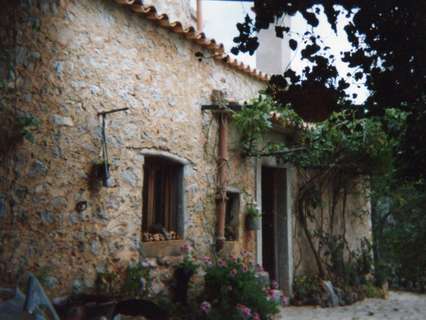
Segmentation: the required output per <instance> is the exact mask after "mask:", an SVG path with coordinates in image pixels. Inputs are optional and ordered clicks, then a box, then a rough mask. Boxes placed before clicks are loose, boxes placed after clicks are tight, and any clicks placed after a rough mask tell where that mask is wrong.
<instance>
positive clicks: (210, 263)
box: [203, 256, 212, 266]
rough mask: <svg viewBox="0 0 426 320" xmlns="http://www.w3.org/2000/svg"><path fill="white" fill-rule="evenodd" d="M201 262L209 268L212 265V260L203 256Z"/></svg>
mask: <svg viewBox="0 0 426 320" xmlns="http://www.w3.org/2000/svg"><path fill="white" fill-rule="evenodd" d="M203 262H204V264H205V265H207V266H211V265H212V259H211V258H210V257H209V256H204V257H203Z"/></svg>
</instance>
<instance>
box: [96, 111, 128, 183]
mask: <svg viewBox="0 0 426 320" xmlns="http://www.w3.org/2000/svg"><path fill="white" fill-rule="evenodd" d="M126 110H129V108H120V109H113V110H109V111H102V112H99V113H98V116H101V117H102V160H103V170H104V174H103V181H102V182H103V185H104V187H111V186H112V181H111V179H110V178H111V176H110V172H109V159H108V146H107V140H106V116H107V115H108V114H111V113H115V112H121V111H126Z"/></svg>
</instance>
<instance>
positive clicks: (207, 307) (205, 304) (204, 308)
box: [200, 301, 212, 314]
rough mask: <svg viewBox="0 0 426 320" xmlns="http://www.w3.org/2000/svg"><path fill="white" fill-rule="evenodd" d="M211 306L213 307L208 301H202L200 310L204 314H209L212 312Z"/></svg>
mask: <svg viewBox="0 0 426 320" xmlns="http://www.w3.org/2000/svg"><path fill="white" fill-rule="evenodd" d="M211 308H212V306H211V304H210V303H209V302H208V301H203V303H201V305H200V310H201V312H203V313H204V314H208V313H209V312H210V310H211Z"/></svg>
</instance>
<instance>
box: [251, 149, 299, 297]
mask: <svg viewBox="0 0 426 320" xmlns="http://www.w3.org/2000/svg"><path fill="white" fill-rule="evenodd" d="M262 167H271V168H280V169H286V190H285V195H284V196H285V197H286V223H285V224H284V226H283V228H284V230H282V231H284V232H285V234H286V238H285V239H284V241H285V245H284V252H281V255H280V254H278V255H277V257H276V259H279V257H280V256H284V257H285V260H286V261H284V262H282V263H280V262H278V265H282V266H283V269H284V270H278V272H279V273H281V272H283V278H284V283H283V284H282V285H281V289H282V290H283V291H284V292H285V294H287V295H288V296H289V297H291V296H292V291H293V290H292V284H293V214H292V213H293V212H292V211H293V199H292V189H293V188H292V186H293V184H294V176H295V175H294V171H295V168H294V167H293V166H292V165H289V164H286V163H284V164H283V163H279V162H278V161H277V159H276V158H275V157H263V158H260V159H257V160H256V202H257V205H258V208H259V210H260V211H262ZM260 219H262V218H260ZM260 225H262V221H260ZM275 245H276V246H277V244H275ZM276 248H278V246H277V247H276ZM262 251H263V250H262V228H260V229H259V230H258V231H257V232H256V263H258V264H260V265H262V261H263V258H262V257H263V252H262Z"/></svg>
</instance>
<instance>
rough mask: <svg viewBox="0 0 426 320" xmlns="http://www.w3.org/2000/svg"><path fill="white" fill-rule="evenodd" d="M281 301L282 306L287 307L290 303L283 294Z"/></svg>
mask: <svg viewBox="0 0 426 320" xmlns="http://www.w3.org/2000/svg"><path fill="white" fill-rule="evenodd" d="M281 303H282V305H283V306H285V307H287V306H288V305H289V304H290V299H289V298H288V297H287V296H285V295H283V296H282V298H281Z"/></svg>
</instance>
